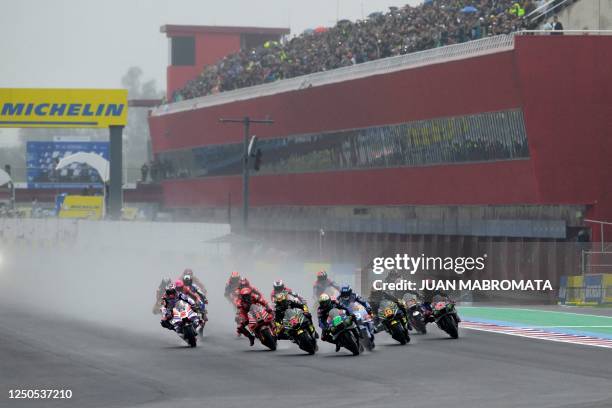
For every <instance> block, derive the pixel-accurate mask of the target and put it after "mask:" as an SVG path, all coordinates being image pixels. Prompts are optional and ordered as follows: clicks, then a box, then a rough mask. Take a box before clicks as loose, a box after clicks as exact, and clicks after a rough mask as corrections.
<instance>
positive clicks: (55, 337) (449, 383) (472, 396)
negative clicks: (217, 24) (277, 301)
mask: <svg viewBox="0 0 612 408" xmlns="http://www.w3.org/2000/svg"><path fill="white" fill-rule="evenodd" d="M146 319H147V320H149V319H150V321H151V324H150V325H149V324H148V323H147V324H146V325H144V327H147V329H146V330H125V329H115V328H109V327H108V326H101V325H98V324H92V323H83V322H79V321H75V320H60V321H57V322H52V321H51V319H50V318H49V316H43V317H40V316H36V317H34V316H33V315H30V314H22V313H20V312H16V311H14V310H12V309H10V308H6V307H4V308H0V327H1V328H0V391H1V392H2V395H0V406H1V407H5V406H6V407H30V406H36V407H53V406H62V407H63V406H66V407H143V408H148V407H168V406H172V407H206V408H214V407H224V408H229V407H240V408H244V407H260V406H267V407H281V406H282V407H292V408H295V407H307V406H308V407H311V406H314V405H316V406H329V407H349V406H355V407H390V406H400V405H399V404H401V406H410V407H436V408H439V407H445V406H449V407H454V408H464V407H465V408H467V407H470V408H471V407H513V408H519V407H556V408H557V407H558V408H561V407H563V408H570V407H572V408H574V407H584V408H587V407H588V408H609V407H612V351H610V350H609V349H602V348H595V347H585V346H576V345H571V344H560V343H554V342H548V341H537V340H529V339H523V338H518V337H512V336H506V335H500V334H492V333H483V332H476V331H469V330H463V331H462V332H461V338H460V339H459V340H451V339H448V338H447V336H446V335H445V334H444V333H441V332H439V331H438V330H437V329H435V328H432V330H431V333H430V334H428V335H427V336H413V340H412V342H411V344H409V345H407V346H399V345H396V344H395V343H394V342H393V340H392V339H390V338H389V337H388V336H387V335H380V336H379V338H378V347H377V348H376V350H375V351H374V352H373V353H365V354H364V355H362V356H359V357H352V356H350V355H349V354H348V353H347V352H346V351H344V350H343V351H341V352H340V353H335V352H334V350H333V348H332V346H331V345H327V344H323V345H322V346H321V349H320V352H319V353H318V354H317V355H315V356H312V357H311V356H307V355H305V354H304V353H302V352H301V351H299V350H298V349H297V347H295V345H293V344H290V343H288V342H283V343H282V345H281V346H280V348H279V350H278V351H276V352H270V351H266V350H264V349H263V348H262V346H260V345H256V346H255V347H253V348H250V347H249V346H248V343H247V341H246V340H244V339H236V338H234V336H233V335H232V334H231V331H230V328H229V326H224V327H221V326H220V323H219V322H211V323H210V324H209V326H208V327H207V333H206V337H205V339H204V341H203V342H201V343H200V344H199V345H198V348H197V349H188V348H186V347H185V346H184V344H183V343H182V341H181V340H180V339H178V337H176V336H175V335H173V334H172V333H171V332H169V331H166V330H162V329H161V328H159V329H158V326H157V324H158V323H157V321H156V318H155V317H153V316H146ZM215 323H216V324H215ZM215 326H216V327H215ZM11 388H38V389H42V388H65V389H68V388H69V389H71V390H72V391H73V398H72V400H65V401H49V400H46V401H24V400H9V399H8V389H11Z"/></svg>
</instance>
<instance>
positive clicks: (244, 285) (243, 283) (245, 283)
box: [234, 276, 264, 298]
mask: <svg viewBox="0 0 612 408" xmlns="http://www.w3.org/2000/svg"><path fill="white" fill-rule="evenodd" d="M244 288H249V289H251V290H252V291H253V293H255V294H256V295H257V296H259V297H261V298H263V297H264V296H263V295H262V294H261V292H260V291H259V289H257V288H256V287H255V286H251V282H249V280H248V279H247V278H245V277H244V276H243V277H242V278H240V280H239V281H238V288H237V289H236V290H235V291H234V294H235V297H236V298H238V297H240V291H241V290H242V289H244Z"/></svg>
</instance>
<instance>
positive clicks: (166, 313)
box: [159, 282, 196, 331]
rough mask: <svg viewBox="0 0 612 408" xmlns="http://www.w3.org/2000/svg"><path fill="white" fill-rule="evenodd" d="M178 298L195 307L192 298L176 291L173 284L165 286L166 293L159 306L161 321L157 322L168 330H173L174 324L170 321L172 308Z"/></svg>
mask: <svg viewBox="0 0 612 408" xmlns="http://www.w3.org/2000/svg"><path fill="white" fill-rule="evenodd" d="M181 283H182V282H181ZM179 300H182V301H185V302H187V303H189V305H190V306H191V307H192V308H195V306H196V305H195V301H194V300H193V299H192V298H190V297H189V296H187V295H186V294H185V293H183V292H179V291H177V290H176V287H175V286H174V285H172V284H171V285H169V286H168V287H167V288H166V293H165V294H164V295H163V296H162V299H161V306H160V308H159V310H160V312H161V315H162V318H161V321H160V322H159V323H160V324H161V326H162V327H165V328H166V329H168V330H172V331H174V326H173V325H172V323H171V320H172V309H174V305H175V304H176V302H177V301H179Z"/></svg>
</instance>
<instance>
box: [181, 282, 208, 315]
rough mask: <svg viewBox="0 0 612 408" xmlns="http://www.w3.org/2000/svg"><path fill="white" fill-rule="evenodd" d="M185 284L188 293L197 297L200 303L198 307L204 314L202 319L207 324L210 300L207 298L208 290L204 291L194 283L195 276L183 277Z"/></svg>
mask: <svg viewBox="0 0 612 408" xmlns="http://www.w3.org/2000/svg"><path fill="white" fill-rule="evenodd" d="M183 284H184V285H185V286H184V288H185V290H186V291H187V292H186V293H187V294H189V293H194V294H195V295H197V297H198V300H199V303H198V306H199V308H200V311H201V312H202V319H203V320H204V322H205V323H206V322H207V321H208V310H206V306H205V305H207V304H208V299H207V298H206V289H204V290H202V289H200V287H199V286H197V285H196V284H195V283H193V275H185V276H183Z"/></svg>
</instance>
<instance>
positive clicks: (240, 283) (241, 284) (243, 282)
mask: <svg viewBox="0 0 612 408" xmlns="http://www.w3.org/2000/svg"><path fill="white" fill-rule="evenodd" d="M238 286H239V287H240V288H250V287H251V282H249V280H248V279H247V278H245V277H242V278H240V280H239V281H238Z"/></svg>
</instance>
